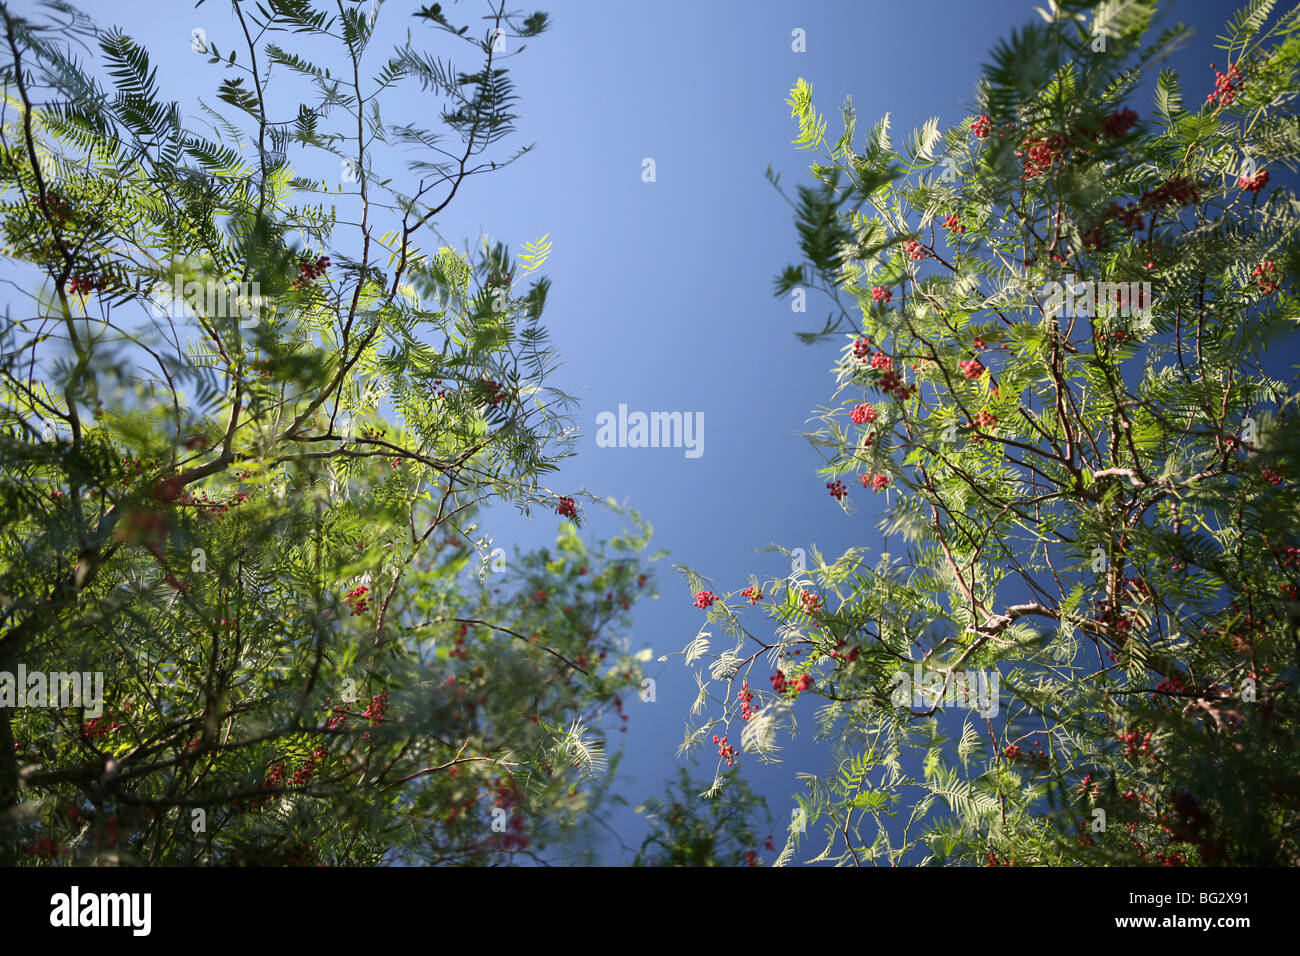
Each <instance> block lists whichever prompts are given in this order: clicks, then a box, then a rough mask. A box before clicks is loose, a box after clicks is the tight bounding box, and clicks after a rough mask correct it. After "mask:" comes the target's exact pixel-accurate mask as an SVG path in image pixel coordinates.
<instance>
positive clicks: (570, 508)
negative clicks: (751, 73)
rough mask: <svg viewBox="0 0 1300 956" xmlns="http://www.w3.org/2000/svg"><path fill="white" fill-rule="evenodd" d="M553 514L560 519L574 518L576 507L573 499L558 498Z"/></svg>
mask: <svg viewBox="0 0 1300 956" xmlns="http://www.w3.org/2000/svg"><path fill="white" fill-rule="evenodd" d="M555 513H556V514H558V515H559V516H560V517H562V518H576V517H577V515H578V507H577V505H575V504H574V503H573V499H572V498H569V497H567V496H562V497H561V498H560V503H559V505H558V506H557V507H556V509H555Z"/></svg>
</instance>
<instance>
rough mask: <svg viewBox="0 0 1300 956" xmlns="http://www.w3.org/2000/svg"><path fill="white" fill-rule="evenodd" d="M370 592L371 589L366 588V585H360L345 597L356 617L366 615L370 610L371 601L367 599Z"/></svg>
mask: <svg viewBox="0 0 1300 956" xmlns="http://www.w3.org/2000/svg"><path fill="white" fill-rule="evenodd" d="M369 591H370V588H368V587H366V586H365V585H364V584H358V585H357V586H356V587H354V588H353V589H352V590H351V591H349V592H348V593H347V594H345V595H344V596H343V600H345V601H346V602H347V604H348V607H349V608H350V609H351V611H352V613H353V614H354V615H356V614H364V613H365V612H366V611H368V610H370V599H369V598H368V597H366V594H367V593H369Z"/></svg>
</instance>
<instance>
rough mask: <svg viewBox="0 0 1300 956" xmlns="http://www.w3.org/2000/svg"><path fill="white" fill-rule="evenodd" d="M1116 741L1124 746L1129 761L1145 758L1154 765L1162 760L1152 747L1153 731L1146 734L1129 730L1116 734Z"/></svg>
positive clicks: (1125, 755)
mask: <svg viewBox="0 0 1300 956" xmlns="http://www.w3.org/2000/svg"><path fill="white" fill-rule="evenodd" d="M1115 739H1116V740H1118V741H1119V742H1120V743H1122V744H1123V745H1124V757H1125V758H1126V759H1128V760H1135V759H1137V758H1139V757H1144V758H1146V759H1148V760H1150V761H1152V762H1153V763H1154V762H1156V761H1158V760H1159V759H1160V758H1159V757H1157V756H1156V754H1155V751H1154V750H1153V749H1152V747H1151V731H1149V730H1148V731H1147V732H1146V733H1145V734H1143V733H1139V732H1138V731H1136V730H1127V731H1124V732H1123V733H1119V734H1116V735H1115Z"/></svg>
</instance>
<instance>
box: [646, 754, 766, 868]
mask: <svg viewBox="0 0 1300 956" xmlns="http://www.w3.org/2000/svg"><path fill="white" fill-rule="evenodd" d="M725 777H726V784H725V785H724V786H723V787H721V788H720V789H719V790H718V791H717V793H715V794H714V795H713V796H712V797H710V798H708V799H705V800H703V801H701V800H699V799H698V797H699V796H700V793H699V787H698V786H696V785H695V784H694V783H693V782H692V780H691V775H690V772H689V771H688V770H687V769H686V768H685V767H681V768H679V769H678V773H677V783H676V787H675V788H674V787H668V788H666V790H665V798H664V799H663V800H659V799H655V798H653V797H652V798H650V799H649V800H646V802H645V803H643V804H641V806H639V807H637V812H638V813H640V814H643V815H644V816H645V818H646V822H648V823H649V824H650V826H651V830H650V833H649V835H647V836H646V838H645V839H644V840H643V841H642V842H641V848H640V849H639V850H638V851H637V854H636V857H635V858H634V859H633V861H632V865H633V866H758V863H759V859H760V857H759V852H760V851H759V850H758V849H756V844H757V831H756V830H755V828H754V823H755V819H754V818H755V817H756V816H757V814H758V811H760V810H761V811H762V812H763V814H764V815H765V816H766V818H767V821H768V822H771V814H769V813H768V812H767V802H766V801H765V800H764V799H763V798H762V797H760V796H759V795H758V794H756V793H754V791H753V790H752V789H751V788H750V786H749V784H748V783H746V782H745V780H744V779H742V778H741V776H740V774H739V772H738V771H736V770H731V771H728V772H727V773H726V774H725ZM766 848H767V849H768V850H774V849H775V847H774V846H773V844H772V837H770V836H769V837H768V838H767V843H766Z"/></svg>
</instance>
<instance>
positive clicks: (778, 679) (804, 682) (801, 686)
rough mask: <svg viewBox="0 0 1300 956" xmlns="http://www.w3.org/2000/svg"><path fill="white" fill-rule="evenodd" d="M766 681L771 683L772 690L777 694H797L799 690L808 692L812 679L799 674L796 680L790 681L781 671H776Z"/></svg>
mask: <svg viewBox="0 0 1300 956" xmlns="http://www.w3.org/2000/svg"><path fill="white" fill-rule="evenodd" d="M768 679H769V680H771V682H772V690H773V691H774V692H775V693H778V694H784V693H785V692H786V691H787V690H791V691H794V692H795V693H798V692H799V691H801V690H808V688H810V687H812V685H813V679H812V678H811V677H809V676H808V675H807V674H800V675H799V678H798V679H797V680H790V679H789V678H787V677H786V676H785V671H782V670H778V671H777V672H776V673H775V674H773V675H772V676H771V677H770V678H768Z"/></svg>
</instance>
